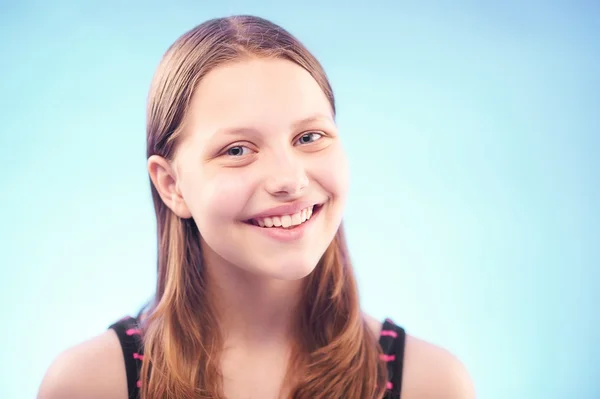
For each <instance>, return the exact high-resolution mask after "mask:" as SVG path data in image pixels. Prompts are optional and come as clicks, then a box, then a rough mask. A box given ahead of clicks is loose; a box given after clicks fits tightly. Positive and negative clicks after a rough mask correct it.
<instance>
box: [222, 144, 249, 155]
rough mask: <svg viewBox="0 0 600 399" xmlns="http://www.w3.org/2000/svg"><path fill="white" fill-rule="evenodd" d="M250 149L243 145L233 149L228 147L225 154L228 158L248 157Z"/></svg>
mask: <svg viewBox="0 0 600 399" xmlns="http://www.w3.org/2000/svg"><path fill="white" fill-rule="evenodd" d="M250 151H251V150H250V149H249V148H248V147H246V146H243V145H236V146H233V147H229V148H228V149H227V151H225V154H226V155H228V156H230V157H243V156H244V155H248V154H249V153H250Z"/></svg>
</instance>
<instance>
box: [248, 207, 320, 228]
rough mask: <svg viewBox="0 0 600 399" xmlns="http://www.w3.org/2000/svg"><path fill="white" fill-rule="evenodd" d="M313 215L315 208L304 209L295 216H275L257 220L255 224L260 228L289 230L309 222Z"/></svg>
mask: <svg viewBox="0 0 600 399" xmlns="http://www.w3.org/2000/svg"><path fill="white" fill-rule="evenodd" d="M312 214H313V207H312V206H311V207H309V208H304V209H302V210H301V211H300V212H296V213H294V214H293V215H282V216H273V217H270V218H262V219H255V220H254V221H253V222H254V224H256V225H258V226H260V227H283V228H289V227H293V226H298V225H300V224H302V223H304V222H306V221H307V220H309V219H310V217H311V216H312Z"/></svg>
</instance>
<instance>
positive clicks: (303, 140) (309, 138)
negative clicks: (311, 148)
mask: <svg viewBox="0 0 600 399" xmlns="http://www.w3.org/2000/svg"><path fill="white" fill-rule="evenodd" d="M321 137H323V134H321V133H317V132H311V133H306V134H303V135H302V136H300V137H299V138H298V141H297V143H298V144H310V143H313V142H315V141H317V140H319V139H320V138H321Z"/></svg>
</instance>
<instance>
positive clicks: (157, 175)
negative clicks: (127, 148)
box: [148, 155, 192, 219]
mask: <svg viewBox="0 0 600 399" xmlns="http://www.w3.org/2000/svg"><path fill="white" fill-rule="evenodd" d="M148 173H149V174H150V179H151V180H152V184H154V187H156V190H157V191H158V194H159V195H160V198H161V199H162V200H163V202H164V203H165V205H166V206H167V207H169V209H171V211H173V213H174V214H176V215H177V216H179V217H180V218H182V219H189V218H191V217H192V214H191V212H190V210H189V209H188V207H187V205H186V203H185V201H184V199H183V196H182V195H181V190H180V188H179V184H178V182H177V174H176V173H175V170H174V168H173V166H172V165H171V163H170V162H169V161H167V160H166V159H164V158H163V157H161V156H158V155H152V156H150V158H148Z"/></svg>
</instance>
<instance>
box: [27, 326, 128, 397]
mask: <svg viewBox="0 0 600 399" xmlns="http://www.w3.org/2000/svg"><path fill="white" fill-rule="evenodd" d="M105 398H111V399H112V398H114V399H127V379H126V374H125V363H124V359H123V352H122V351H121V345H120V343H119V339H118V338H117V335H116V334H115V332H114V331H112V330H108V331H106V332H104V333H103V334H100V335H98V336H96V337H94V338H92V339H90V340H88V341H85V342H83V343H81V344H79V345H76V346H74V347H72V348H70V349H67V350H66V351H64V352H62V353H61V354H60V355H58V356H57V358H56V359H55V360H54V362H53V363H52V365H51V366H50V368H49V369H48V371H47V372H46V375H45V376H44V379H43V381H42V384H41V386H40V389H39V392H38V399H105Z"/></svg>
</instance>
